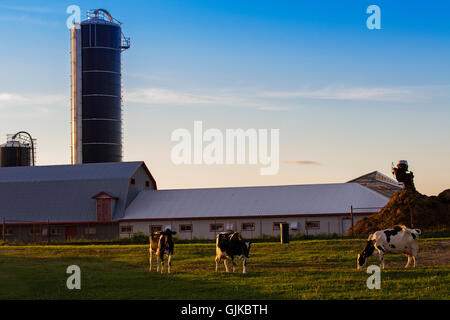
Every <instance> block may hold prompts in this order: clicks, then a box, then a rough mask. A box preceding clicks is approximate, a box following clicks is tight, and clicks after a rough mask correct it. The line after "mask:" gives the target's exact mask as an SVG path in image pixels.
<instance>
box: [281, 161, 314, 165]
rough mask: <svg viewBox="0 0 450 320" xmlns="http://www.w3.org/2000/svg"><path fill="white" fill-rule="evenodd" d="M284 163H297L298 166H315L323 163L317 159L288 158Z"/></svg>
mask: <svg viewBox="0 0 450 320" xmlns="http://www.w3.org/2000/svg"><path fill="white" fill-rule="evenodd" d="M284 163H287V164H292V165H297V166H305V165H313V166H320V165H321V164H320V163H319V162H317V161H312V160H286V161H284Z"/></svg>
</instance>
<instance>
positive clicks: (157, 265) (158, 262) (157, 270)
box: [156, 253, 161, 272]
mask: <svg viewBox="0 0 450 320" xmlns="http://www.w3.org/2000/svg"><path fill="white" fill-rule="evenodd" d="M160 264H161V258H160V256H159V254H158V253H156V272H159V267H160Z"/></svg>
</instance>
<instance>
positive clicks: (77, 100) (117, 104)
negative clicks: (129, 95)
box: [71, 9, 130, 164]
mask: <svg viewBox="0 0 450 320" xmlns="http://www.w3.org/2000/svg"><path fill="white" fill-rule="evenodd" d="M129 47H130V40H129V38H126V37H124V35H123V32H122V24H121V23H120V22H119V21H117V20H116V19H114V18H113V17H112V16H111V15H110V14H109V13H108V12H107V11H106V10H104V9H97V10H89V11H88V13H87V19H86V20H85V21H83V22H81V23H76V24H74V25H73V26H72V28H71V68H72V74H71V83H72V86H71V87H72V93H71V94H72V102H71V109H72V119H71V124H72V131H71V136H72V147H71V151H72V155H71V156H72V164H78V163H94V162H120V161H122V79H121V68H122V64H121V53H122V51H123V50H126V49H128V48H129Z"/></svg>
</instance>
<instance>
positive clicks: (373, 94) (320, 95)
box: [262, 87, 426, 102]
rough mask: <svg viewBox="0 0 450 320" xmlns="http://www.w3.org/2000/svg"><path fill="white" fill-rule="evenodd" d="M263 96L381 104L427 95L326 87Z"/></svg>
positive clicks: (409, 90)
mask: <svg viewBox="0 0 450 320" xmlns="http://www.w3.org/2000/svg"><path fill="white" fill-rule="evenodd" d="M262 96H263V97H267V98H300V99H323V100H367V101H381V102H401V101H411V100H416V99H418V98H425V97H426V95H425V94H423V93H421V92H420V91H417V90H414V89H413V88H387V87H386V88H383V87H351V88H349V87H325V88H320V89H301V90H296V91H265V92H264V93H263V94H262Z"/></svg>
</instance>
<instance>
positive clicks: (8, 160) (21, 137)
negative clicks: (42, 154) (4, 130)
mask: <svg viewBox="0 0 450 320" xmlns="http://www.w3.org/2000/svg"><path fill="white" fill-rule="evenodd" d="M35 142H36V140H35V139H33V138H32V137H31V135H30V134H29V133H27V132H25V131H21V132H18V133H16V134H14V135H7V141H6V143H4V144H2V145H0V167H25V166H31V165H34V162H35V161H34V160H35V159H34V156H35V152H34V151H35V150H34V148H35Z"/></svg>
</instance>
